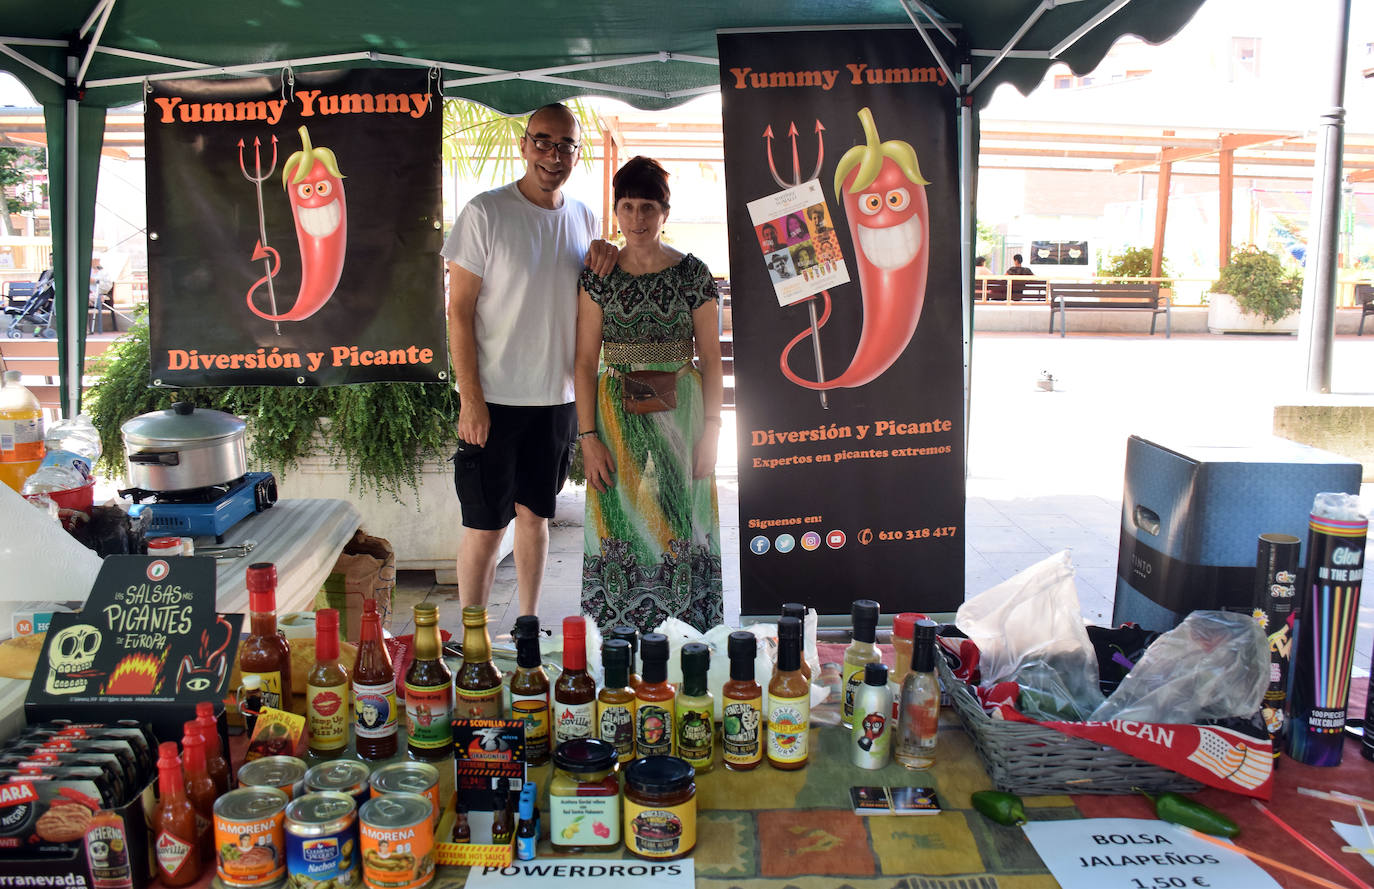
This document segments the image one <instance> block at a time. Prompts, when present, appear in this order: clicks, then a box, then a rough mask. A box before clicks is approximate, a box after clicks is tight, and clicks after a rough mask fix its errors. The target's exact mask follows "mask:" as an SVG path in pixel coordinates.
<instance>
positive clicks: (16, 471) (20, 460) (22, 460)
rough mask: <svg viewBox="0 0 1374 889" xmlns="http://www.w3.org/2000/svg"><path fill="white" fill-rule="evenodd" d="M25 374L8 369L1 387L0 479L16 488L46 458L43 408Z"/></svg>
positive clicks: (22, 484) (19, 486)
mask: <svg viewBox="0 0 1374 889" xmlns="http://www.w3.org/2000/svg"><path fill="white" fill-rule="evenodd" d="M21 376H23V375H22V374H21V373H20V372H19V371H17V370H7V371H5V385H4V386H3V387H0V481H2V482H4V483H5V484H7V485H9V486H10V487H11V488H13V489H14V490H16V491H18V490H19V489H21V488H22V487H23V486H24V479H26V478H28V477H29V476H30V475H32V474H33V473H34V471H35V470H36V469H38V464H39V463H41V462H42V461H43V409H42V408H41V407H39V406H38V399H37V398H35V397H34V395H33V393H32V392H30V391H29V390H28V389H26V388H24V386H23V384H21V383H20V382H19V379H20V377H21Z"/></svg>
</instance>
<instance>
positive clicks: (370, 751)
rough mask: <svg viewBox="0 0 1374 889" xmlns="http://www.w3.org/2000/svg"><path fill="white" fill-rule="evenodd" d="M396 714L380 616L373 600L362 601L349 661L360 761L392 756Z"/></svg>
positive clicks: (394, 683)
mask: <svg viewBox="0 0 1374 889" xmlns="http://www.w3.org/2000/svg"><path fill="white" fill-rule="evenodd" d="M396 715H397V714H396V673H395V671H394V670H393V669H392V668H391V655H389V654H387V651H386V646H385V645H383V644H382V619H381V615H379V614H378V613H377V601H376V600H375V599H364V600H363V620H362V626H361V628H360V630H359V636H358V657H357V660H355V661H354V662H353V738H354V745H355V748H356V749H357V751H358V757H359V758H360V759H364V760H367V761H370V762H377V761H380V760H384V759H390V758H391V757H393V756H395V755H396V723H397V719H396Z"/></svg>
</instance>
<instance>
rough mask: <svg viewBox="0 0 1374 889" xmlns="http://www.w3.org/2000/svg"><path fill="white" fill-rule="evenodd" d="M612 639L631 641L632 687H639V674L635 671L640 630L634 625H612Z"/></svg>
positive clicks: (630, 668) (630, 667)
mask: <svg viewBox="0 0 1374 889" xmlns="http://www.w3.org/2000/svg"><path fill="white" fill-rule="evenodd" d="M607 638H610V639H624V640H625V641H626V642H628V643H630V666H629V670H630V674H629V675H630V688H639V682H640V680H639V674H638V673H636V672H635V653H636V652H637V651H638V650H639V631H638V630H636V629H635V628H634V627H629V626H620V627H611V634H610V636H609V637H607Z"/></svg>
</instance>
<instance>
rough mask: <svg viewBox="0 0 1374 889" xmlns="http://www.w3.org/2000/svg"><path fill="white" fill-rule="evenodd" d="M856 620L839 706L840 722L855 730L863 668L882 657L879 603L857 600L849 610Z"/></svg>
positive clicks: (842, 681) (846, 650)
mask: <svg viewBox="0 0 1374 889" xmlns="http://www.w3.org/2000/svg"><path fill="white" fill-rule="evenodd" d="M850 614H851V616H852V618H853V621H854V641H853V642H850V643H849V647H848V648H846V649H845V650H844V668H843V670H842V671H841V674H840V679H841V682H840V686H841V688H842V689H843V693H844V701H843V703H842V705H841V707H840V722H842V723H844V727H845V728H847V729H849V728H853V727H854V696H855V695H857V694H858V692H859V686H861V685H863V682H864V666H865V665H867V664H872V663H876V662H877V661H879V660H882V658H881V657H880V656H879V654H878V646H877V645H876V644H875V642H876V640H877V630H878V603H877V602H875V601H873V600H872V599H857V600H855V602H854V605H853V607H852V608H851V610H850Z"/></svg>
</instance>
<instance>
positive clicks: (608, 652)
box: [596, 639, 635, 764]
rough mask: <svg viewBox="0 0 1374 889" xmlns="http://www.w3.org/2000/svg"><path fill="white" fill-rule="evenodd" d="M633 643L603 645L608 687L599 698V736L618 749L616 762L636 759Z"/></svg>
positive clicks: (609, 640)
mask: <svg viewBox="0 0 1374 889" xmlns="http://www.w3.org/2000/svg"><path fill="white" fill-rule="evenodd" d="M629 662H630V643H628V642H626V641H625V640H624V639H607V640H606V641H605V642H603V643H601V665H602V666H603V667H604V668H605V671H606V685H605V686H604V687H603V688H602V689H601V691H600V692H599V693H598V694H597V696H596V732H597V734H596V736H597V738H599V739H600V740H602V741H605V742H606V743H607V744H611V745H614V747H615V752H616V759H617V760H618V761H619V762H621V763H622V764H623V763H627V762H629V761H630V760H632V759H634V758H635V693H634V689H632V688H630V680H629V673H630V671H629Z"/></svg>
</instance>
